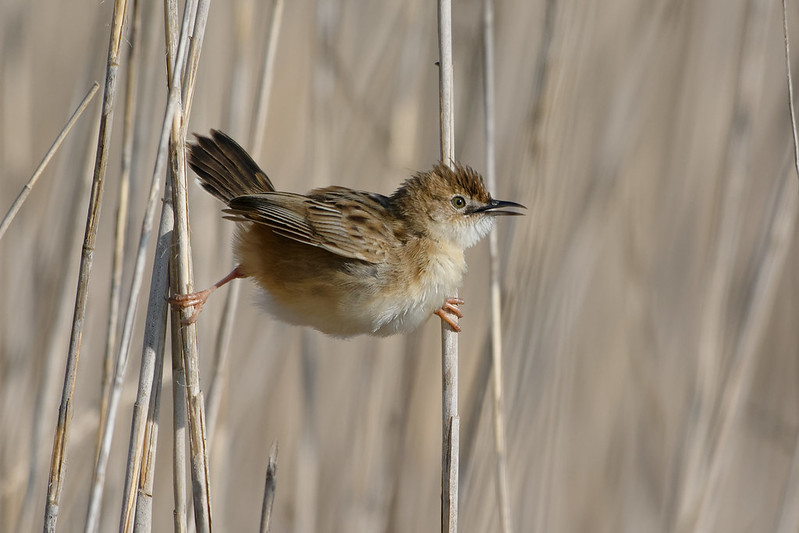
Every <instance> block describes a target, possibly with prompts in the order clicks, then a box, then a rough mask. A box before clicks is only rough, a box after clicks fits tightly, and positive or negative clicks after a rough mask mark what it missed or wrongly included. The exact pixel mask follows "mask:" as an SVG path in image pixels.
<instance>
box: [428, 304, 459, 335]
mask: <svg viewBox="0 0 799 533" xmlns="http://www.w3.org/2000/svg"><path fill="white" fill-rule="evenodd" d="M459 305H463V299H461V298H447V299H446V300H444V305H442V306H441V308H440V309H437V310H436V311H434V312H433V314H434V315H438V316H439V317H441V320H443V321H444V322H446V323H447V324H449V325H450V327H451V328H452V329H453V330H455V331H456V332H457V333H460V331H461V327H460V326H459V325H458V322H457V320H455V319H454V318H452V316H451V315H455V316H456V317H458V318H463V313H461V310H460V309H458V306H459Z"/></svg>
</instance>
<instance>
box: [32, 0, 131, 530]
mask: <svg viewBox="0 0 799 533" xmlns="http://www.w3.org/2000/svg"><path fill="white" fill-rule="evenodd" d="M126 7H127V0H117V1H116V3H115V4H114V13H113V16H112V19H113V21H114V22H113V25H112V28H111V36H110V40H109V44H108V61H107V63H106V77H105V90H104V93H103V114H102V116H101V118H100V132H99V135H98V141H97V154H96V157H95V165H94V178H93V181H92V191H91V197H90V200H89V212H88V215H87V218H86V230H85V232H84V239H83V247H82V253H81V259H80V272H79V274H78V289H77V293H76V295H75V311H74V313H73V318H72V331H71V334H70V340H69V352H68V354H67V362H66V371H65V372H64V387H63V389H62V391H61V404H60V406H59V410H58V423H57V426H56V432H55V438H54V440H53V453H52V458H51V462H50V476H49V479H48V484H47V505H46V507H45V513H44V531H48V532H50V531H55V529H56V523H57V521H58V509H59V504H60V501H61V491H62V490H63V484H64V473H65V467H64V463H65V462H66V454H67V440H68V436H69V422H70V421H71V419H72V396H73V395H74V393H75V380H76V379H77V375H78V362H79V360H80V348H81V341H82V338H83V324H84V320H85V318H86V302H87V300H88V296H89V278H90V277H91V270H92V264H93V262H94V248H95V242H96V239H97V229H98V226H99V222H100V208H101V206H102V199H103V185H104V184H105V171H106V168H107V166H108V149H109V145H110V140H111V130H112V126H113V118H114V108H115V98H116V82H117V72H118V70H119V49H120V47H121V44H122V30H123V28H124V25H125V8H126Z"/></svg>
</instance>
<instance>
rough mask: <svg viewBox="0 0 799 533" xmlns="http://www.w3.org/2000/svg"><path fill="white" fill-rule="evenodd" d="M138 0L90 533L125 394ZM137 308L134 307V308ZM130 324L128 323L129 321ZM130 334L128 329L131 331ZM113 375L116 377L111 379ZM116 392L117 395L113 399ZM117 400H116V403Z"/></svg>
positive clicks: (88, 522)
mask: <svg viewBox="0 0 799 533" xmlns="http://www.w3.org/2000/svg"><path fill="white" fill-rule="evenodd" d="M139 13H140V9H139V1H138V0H134V1H133V16H132V17H131V18H132V19H133V22H132V25H131V36H130V46H129V47H128V69H127V79H126V87H125V88H126V90H125V113H124V117H123V127H122V130H123V134H122V135H123V148H122V171H121V175H120V185H119V196H118V200H117V213H116V227H115V233H114V253H113V258H112V267H111V290H110V297H109V312H108V323H107V331H106V350H105V359H104V362H103V375H102V385H101V391H102V393H101V397H100V422H99V426H98V431H97V443H96V453H95V466H94V473H93V475H92V485H91V490H90V494H89V506H88V509H87V512H86V516H87V518H86V526H85V530H86V531H87V532H90V533H91V532H94V531H97V529H98V527H99V521H100V511H101V505H102V499H103V490H104V487H105V472H106V468H107V464H108V454H109V453H110V448H111V435H112V434H113V427H114V422H115V419H116V407H117V406H118V404H119V399H120V396H121V393H122V383H123V379H124V372H125V365H126V364H127V352H128V345H129V342H128V345H126V344H125V342H124V335H123V343H122V344H120V345H119V354H118V356H117V357H116V358H115V357H114V353H115V351H116V350H117V329H118V320H119V311H120V308H121V293H122V265H123V262H124V250H125V234H126V230H127V220H128V203H129V191H130V173H131V165H132V158H133V139H134V131H133V125H134V117H135V115H136V103H137V92H136V85H137V82H138V71H139V62H140V61H139V56H140V52H139V47H140V45H141V38H140V34H141V31H140V30H141V24H140V19H141V17H140V14H139ZM137 294H138V291H137V293H131V294H130V299H131V300H133V299H135V298H138V295H137ZM134 309H135V307H134ZM126 326H127V324H126ZM128 337H129V332H128ZM112 378H113V379H112ZM114 395H116V398H115V399H114ZM114 401H116V403H114Z"/></svg>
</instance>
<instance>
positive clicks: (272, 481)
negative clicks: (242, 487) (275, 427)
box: [259, 0, 280, 533]
mask: <svg viewBox="0 0 799 533" xmlns="http://www.w3.org/2000/svg"><path fill="white" fill-rule="evenodd" d="M278 1H280V0H278ZM276 488H277V442H273V443H272V448H271V449H270V450H269V463H268V464H267V466H266V481H265V482H264V500H263V503H262V504H261V527H260V529H259V531H260V532H261V533H269V526H270V525H271V523H272V506H273V504H274V503H275V489H276Z"/></svg>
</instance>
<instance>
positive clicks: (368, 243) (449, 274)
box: [170, 130, 524, 337]
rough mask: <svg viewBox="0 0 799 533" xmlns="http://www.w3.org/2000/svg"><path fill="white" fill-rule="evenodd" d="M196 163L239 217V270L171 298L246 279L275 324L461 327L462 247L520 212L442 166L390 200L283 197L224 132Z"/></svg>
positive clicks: (354, 195) (350, 328) (370, 329)
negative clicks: (434, 320)
mask: <svg viewBox="0 0 799 533" xmlns="http://www.w3.org/2000/svg"><path fill="white" fill-rule="evenodd" d="M189 164H190V165H191V167H192V168H193V169H194V171H195V172H196V173H197V175H198V176H199V178H200V183H201V184H202V186H203V187H204V188H205V189H206V190H207V191H208V192H210V193H211V194H213V195H214V196H216V197H217V198H219V199H220V200H222V201H223V202H225V203H226V204H227V209H225V210H224V212H225V213H226V214H225V218H227V219H230V220H234V221H236V222H238V228H237V231H236V235H235V256H236V260H237V262H238V266H237V267H236V268H235V269H233V271H232V272H231V273H230V274H228V275H227V276H226V277H225V278H223V279H222V280H220V281H219V282H217V283H216V284H215V285H213V286H212V287H210V288H208V289H206V290H204V291H199V292H195V293H191V294H182V295H177V296H174V297H173V298H171V299H170V302H171V303H172V304H173V305H178V306H182V307H188V306H192V305H193V306H195V311H194V315H193V316H192V317H191V318H190V321H194V320H195V319H196V317H197V314H198V313H199V312H200V309H201V308H202V305H203V303H205V300H206V299H207V298H208V296H209V295H210V294H211V293H212V292H213V291H214V290H216V289H217V288H219V287H220V286H222V285H224V284H225V283H227V282H228V281H231V280H233V279H236V278H244V277H250V278H253V279H254V280H255V282H256V283H257V284H258V285H259V286H260V287H261V288H262V289H264V296H265V307H266V309H267V310H268V311H269V312H270V313H272V314H273V315H274V316H275V317H276V318H278V319H280V320H283V321H285V322H289V323H291V324H297V325H304V326H311V327H313V328H315V329H317V330H319V331H321V332H323V333H327V334H329V335H334V336H336V337H349V336H352V335H359V334H368V335H376V336H381V337H382V336H387V335H393V334H395V333H405V332H409V331H411V330H413V329H415V328H416V327H418V326H419V325H420V324H421V323H422V322H424V321H425V320H426V319H427V318H428V317H430V315H431V314H437V315H439V316H440V317H441V318H442V319H443V320H446V321H447V322H448V323H450V325H452V327H453V328H454V329H455V330H456V331H460V328H459V327H458V325H457V323H456V322H455V321H454V320H453V319H452V318H451V317H450V316H449V314H448V313H452V314H454V315H456V316H457V317H459V318H460V317H462V314H461V312H460V311H459V309H458V307H457V306H458V305H460V304H462V303H463V300H460V299H458V298H452V297H451V296H452V295H453V294H455V290H456V289H457V288H458V286H459V285H460V284H461V280H462V278H463V274H464V272H465V271H466V261H465V258H464V250H465V249H466V248H469V247H470V246H472V245H474V244H475V243H476V242H477V241H479V240H480V239H481V238H482V237H484V236H485V235H486V234H487V233H488V232H489V230H490V229H491V227H492V225H493V223H494V217H495V216H497V215H520V214H522V213H519V212H517V211H512V210H507V208H524V206H522V205H521V204H517V203H515V202H503V201H499V200H494V199H492V198H491V195H490V194H489V193H488V191H487V190H486V188H485V185H484V184H483V179H482V178H481V177H480V174H478V173H477V172H475V171H474V170H472V169H471V168H469V167H466V166H462V165H458V164H456V165H455V166H454V168H453V169H450V168H449V167H447V166H446V165H443V164H438V165H436V166H434V167H433V169H432V170H430V171H429V172H421V173H418V174H416V175H415V176H413V177H412V178H410V179H408V180H407V181H405V183H403V184H402V186H401V187H400V188H399V189H397V191H396V192H395V193H394V194H392V195H391V196H383V195H382V194H376V193H370V192H363V191H356V190H353V189H348V188H346V187H338V186H332V187H325V188H321V189H314V190H312V191H311V192H309V193H308V194H307V195H302V194H294V193H290V192H280V191H276V190H275V187H274V186H273V185H272V182H271V181H270V180H269V178H268V177H267V176H266V174H265V173H264V172H263V171H262V170H261V169H260V168H259V167H258V165H257V164H256V163H255V161H253V160H252V158H251V157H250V156H249V154H248V153H247V152H246V151H245V150H244V149H243V148H242V147H241V146H239V145H238V144H237V143H236V142H235V141H234V140H233V139H231V138H230V137H228V136H227V135H225V134H224V133H222V132H220V131H216V130H211V136H210V137H204V136H197V142H196V143H195V144H192V145H191V146H190V148H189Z"/></svg>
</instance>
